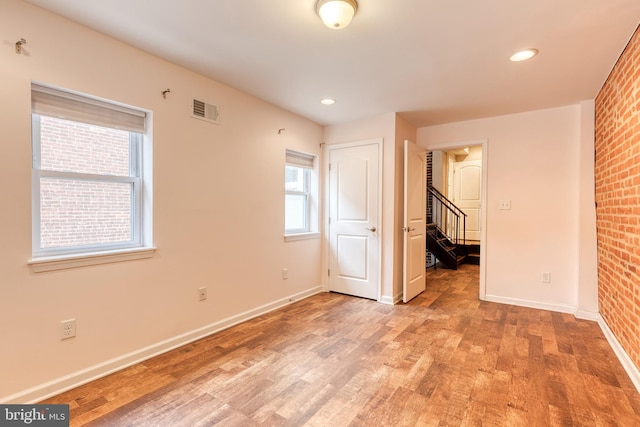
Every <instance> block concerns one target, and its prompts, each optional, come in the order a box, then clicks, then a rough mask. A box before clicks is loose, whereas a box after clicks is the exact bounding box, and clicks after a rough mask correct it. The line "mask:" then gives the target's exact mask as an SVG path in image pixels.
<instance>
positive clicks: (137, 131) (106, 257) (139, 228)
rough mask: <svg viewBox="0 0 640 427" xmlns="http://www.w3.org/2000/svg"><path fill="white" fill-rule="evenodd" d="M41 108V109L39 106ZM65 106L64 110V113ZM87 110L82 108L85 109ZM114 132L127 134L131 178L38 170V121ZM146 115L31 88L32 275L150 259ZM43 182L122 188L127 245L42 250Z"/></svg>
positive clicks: (54, 90) (44, 88)
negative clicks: (126, 188)
mask: <svg viewBox="0 0 640 427" xmlns="http://www.w3.org/2000/svg"><path fill="white" fill-rule="evenodd" d="M39 102H42V104H38V103H39ZM67 106H68V108H69V109H68V110H67V109H66V108H67ZM85 107H86V108H85ZM43 115H44V116H51V117H57V118H63V119H65V120H70V121H74V122H78V123H88V124H93V125H98V126H106V127H112V128H116V129H122V130H126V131H128V132H129V150H130V153H129V162H130V165H129V170H130V171H129V175H128V176H118V175H100V174H91V173H79V172H68V171H52V170H43V169H41V129H40V120H41V116H43ZM149 120H150V112H146V111H143V110H138V109H133V108H131V107H128V106H123V105H120V104H116V103H113V102H111V101H106V100H102V99H98V98H94V97H91V96H88V95H84V94H79V93H76V92H71V91H66V90H63V89H58V88H53V87H49V86H43V85H40V84H36V83H34V84H32V146H33V158H32V259H31V260H30V261H29V265H31V267H32V268H33V270H34V271H35V272H40V271H49V270H57V269H63V268H71V267H78V266H84V265H94V264H104V263H111V262H116V261H125V260H129V259H141V258H149V257H151V256H152V255H153V253H154V252H155V247H153V244H152V234H151V231H152V218H151V182H152V180H151V169H152V167H151V159H152V156H151V141H150V137H149V135H148V134H147V133H146V128H147V121H149ZM42 178H57V179H69V180H73V181H99V182H110V183H125V184H129V185H131V186H132V192H131V194H132V195H131V199H132V200H131V217H130V218H131V227H132V230H131V239H130V240H129V241H126V242H124V241H123V242H114V243H102V244H91V245H78V246H66V247H54V248H42V247H41V212H40V202H41V201H40V182H41V179H42Z"/></svg>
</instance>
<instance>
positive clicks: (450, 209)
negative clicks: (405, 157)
mask: <svg viewBox="0 0 640 427" xmlns="http://www.w3.org/2000/svg"><path fill="white" fill-rule="evenodd" d="M427 193H428V194H427V197H431V216H432V218H431V220H430V221H429V219H427V222H432V223H435V224H436V225H437V226H438V228H440V230H441V231H442V232H443V233H444V234H445V235H446V236H447V238H448V239H449V240H451V242H453V243H455V244H456V245H464V244H465V243H466V240H467V236H466V231H465V230H466V228H467V227H466V225H467V214H466V213H464V212H462V209H460V208H459V207H457V206H456V205H455V204H454V203H453V202H452V201H451V200H449V199H447V198H446V197H445V196H444V195H443V194H442V193H441V192H439V191H438V190H436V189H435V188H433V187H431V186H429V187H427ZM461 220H462V223H461ZM461 225H462V227H460V226H461ZM460 235H462V238H461V236H460Z"/></svg>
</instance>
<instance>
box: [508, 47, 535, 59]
mask: <svg viewBox="0 0 640 427" xmlns="http://www.w3.org/2000/svg"><path fill="white" fill-rule="evenodd" d="M537 54H538V49H524V50H521V51H518V52H516V53H514V54H513V55H511V56H510V57H509V61H511V62H520V61H526V60H527V59H531V58H533V57H534V56H536V55H537Z"/></svg>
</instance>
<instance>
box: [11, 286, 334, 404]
mask: <svg viewBox="0 0 640 427" xmlns="http://www.w3.org/2000/svg"><path fill="white" fill-rule="evenodd" d="M321 291H322V289H321V287H320V286H316V287H313V288H310V289H308V290H306V291H303V292H299V293H297V294H293V295H290V296H288V297H285V298H281V299H279V300H276V301H274V302H271V303H268V304H265V305H262V306H260V307H256V308H254V309H251V310H248V311H245V312H243V313H240V314H237V315H235V316H231V317H227V318H226V319H222V320H220V321H217V322H214V323H211V324H210V325H207V326H204V327H202V328H198V329H194V330H193V331H190V332H187V333H184V334H181V335H178V336H175V337H173V338H169V339H167V340H164V341H160V342H158V343H155V344H152V345H150V346H147V347H144V348H141V349H139V350H135V351H132V352H130V353H127V354H123V355H122V356H119V357H115V358H113V359H110V360H107V361H105V362H102V363H98V364H96V365H93V366H90V367H88V368H85V369H81V370H79V371H76V372H72V373H70V374H68V375H65V376H62V377H60V378H56V379H54V380H51V381H48V382H46V383H44V384H40V385H37V386H35V387H32V388H29V389H27V390H23V391H21V392H18V393H15V394H12V395H10V396H5V397H2V398H0V403H2V404H6V403H36V402H39V401H42V400H44V399H47V398H49V397H51V396H55V395H57V394H60V393H63V392H65V391H67V390H71V389H73V388H75V387H78V386H81V385H83V384H86V383H88V382H91V381H94V380H96V379H98V378H102V377H104V376H106V375H109V374H111V373H114V372H117V371H120V370H122V369H124V368H127V367H129V366H131V365H135V364H136V363H140V362H143V361H145V360H147V359H150V358H152V357H155V356H158V355H160V354H163V353H166V352H168V351H170V350H173V349H175V348H178V347H181V346H183V345H186V344H189V343H191V342H193V341H197V340H199V339H202V338H205V337H207V336H209V335H212V334H215V333H216V332H220V331H222V330H224V329H228V328H230V327H232V326H234V325H237V324H239V323H242V322H245V321H247V320H250V319H253V318H254V317H258V316H261V315H263V314H266V313H269V312H271V311H273V310H276V309H278V308H281V307H284V306H286V305H289V304H292V303H293V302H295V301H299V300H301V299H305V298H308V297H310V296H313V295H315V294H318V293H320V292H321Z"/></svg>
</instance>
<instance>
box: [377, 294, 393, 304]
mask: <svg viewBox="0 0 640 427" xmlns="http://www.w3.org/2000/svg"><path fill="white" fill-rule="evenodd" d="M396 301H397V297H396V298H394V297H389V296H386V295H385V296H382V297H380V299H379V300H378V302H379V303H381V304H387V305H394V304H395V303H396Z"/></svg>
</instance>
